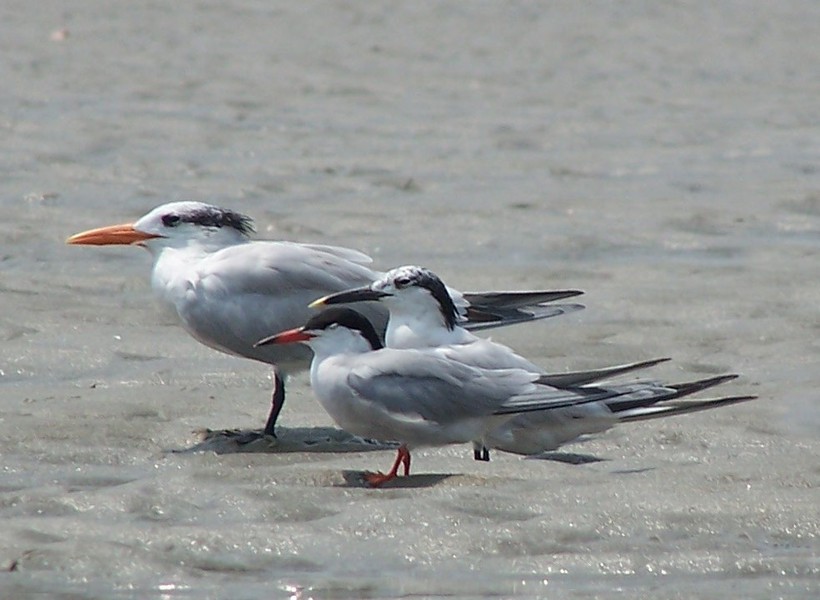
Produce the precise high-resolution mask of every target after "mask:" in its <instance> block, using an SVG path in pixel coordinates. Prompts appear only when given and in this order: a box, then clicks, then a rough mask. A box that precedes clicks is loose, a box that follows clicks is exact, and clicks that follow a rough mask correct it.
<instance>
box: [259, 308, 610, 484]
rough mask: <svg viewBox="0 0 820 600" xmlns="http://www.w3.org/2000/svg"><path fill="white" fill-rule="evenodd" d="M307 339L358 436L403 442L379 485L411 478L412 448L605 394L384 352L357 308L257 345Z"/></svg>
mask: <svg viewBox="0 0 820 600" xmlns="http://www.w3.org/2000/svg"><path fill="white" fill-rule="evenodd" d="M295 342H303V343H305V344H307V345H308V346H310V348H311V349H312V350H313V353H314V355H313V361H312V362H311V367H310V384H311V386H312V388H313V391H314V393H315V395H316V397H317V398H318V399H319V402H320V403H321V404H322V406H323V407H324V408H325V410H326V411H327V412H328V413H329V414H330V416H331V417H332V418H333V420H334V421H335V422H336V424H337V425H339V427H341V428H342V429H344V430H345V431H347V432H349V433H352V434H354V435H359V436H362V437H367V438H377V439H386V440H394V441H398V442H399V443H400V447H399V450H398V454H397V456H396V460H395V462H394V464H393V466H392V468H391V469H390V471H389V472H388V473H386V474H384V473H367V474H366V475H365V480H366V481H367V483H369V484H370V485H371V486H374V487H376V486H379V485H382V484H383V483H385V482H387V481H390V480H391V479H393V478H395V477H396V476H397V474H398V471H399V467H400V466H402V465H403V466H404V474H405V475H408V474H409V473H410V450H411V449H413V448H417V447H419V446H443V445H448V444H460V443H466V442H470V441H472V440H475V439H482V438H484V437H485V436H486V435H488V434H489V432H491V431H493V430H494V429H496V428H498V427H499V426H501V425H502V424H503V423H505V422H507V421H509V420H510V419H513V418H516V416H518V415H520V414H522V413H530V412H533V411H536V414H537V413H538V412H542V411H550V410H559V409H564V408H567V407H572V406H575V405H578V404H584V403H589V402H594V401H595V400H596V399H598V398H600V397H601V394H600V393H597V392H589V391H586V390H584V391H581V392H576V391H573V390H561V389H556V388H551V387H549V386H546V385H543V384H536V383H535V382H536V381H537V380H538V378H539V376H540V374H539V373H532V372H530V371H527V370H525V369H485V368H480V367H473V366H468V365H465V364H463V363H461V362H458V361H456V360H452V359H448V358H445V357H444V356H442V355H441V353H439V352H436V351H435V349H429V348H422V349H410V348H408V349H396V348H384V346H383V345H382V342H381V338H380V336H379V335H378V334H377V333H376V330H375V329H374V328H373V325H372V324H371V323H370V321H369V320H368V319H367V318H365V317H364V316H363V315H361V314H359V313H357V312H356V311H354V310H352V309H349V308H336V307H334V308H330V309H328V310H326V311H324V312H321V313H319V314H318V315H316V316H314V317H313V318H311V319H310V320H309V321H308V322H307V324H305V325H303V326H302V327H297V328H294V329H290V330H287V331H283V332H280V333H278V334H276V335H273V336H270V337H267V338H264V339H262V340H259V341H258V342H257V346H259V347H264V346H268V345H282V344H293V343H295Z"/></svg>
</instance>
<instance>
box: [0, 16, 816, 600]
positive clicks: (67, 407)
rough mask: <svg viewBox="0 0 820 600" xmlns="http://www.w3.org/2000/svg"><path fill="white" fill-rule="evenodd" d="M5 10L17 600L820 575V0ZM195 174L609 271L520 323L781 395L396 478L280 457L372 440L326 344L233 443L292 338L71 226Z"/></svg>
mask: <svg viewBox="0 0 820 600" xmlns="http://www.w3.org/2000/svg"><path fill="white" fill-rule="evenodd" d="M0 32H2V35H0V52H2V56H3V57H4V60H3V61H2V63H0V78H2V81H3V82H4V83H3V86H2V89H0V107H2V108H0V181H2V183H1V184H0V186H1V187H2V194H0V209H2V211H3V215H4V216H3V218H2V219H0V238H1V239H2V240H3V243H2V245H0V340H2V343H1V344H0V456H2V474H0V597H2V598H43V597H48V598H65V599H69V598H70V599H79V598H84V599H85V598H168V599H172V598H174V599H175V598H198V599H202V598H226V597H230V598H235V599H245V598H248V599H250V598H260V597H273V598H388V597H437V596H449V597H459V598H461V597H465V598H466V597H484V598H487V597H512V596H521V597H550V598H605V597H614V596H616V595H618V596H621V595H625V596H626V597H632V598H653V599H657V598H726V597H735V598H741V597H742V598H767V599H768V598H814V597H817V595H818V594H820V491H818V486H819V485H820V459H818V457H819V456H820V397H819V396H818V394H819V392H818V388H819V387H820V342H818V334H819V333H820V316H819V315H820V309H818V307H820V284H818V282H819V281H820V141H818V140H820V104H818V98H820V61H818V50H817V44H816V42H815V41H816V40H817V39H820V5H817V4H816V3H814V2H808V1H803V2H799V1H796V2H788V3H770V2H763V1H755V2H724V3H717V4H715V3H710V2H690V3H675V4H673V5H667V4H663V5H661V4H658V3H655V2H643V1H636V2H627V3H609V2H593V3H575V2H554V3H536V2H507V3H488V2H482V3H461V2H454V1H442V2H434V3H401V4H399V3H391V2H368V3H351V2H342V1H332V2H311V1H308V2H298V3H288V2H263V1H261V0H237V1H235V2H230V3H225V2H212V1H197V2H189V3H173V4H169V3H154V2H148V3H144V2H141V3H109V2H101V1H96V0H95V1H86V2H76V1H68V2H57V1H53V0H47V1H42V2H36V3H35V2H21V1H12V2H6V3H3V4H2V6H0ZM182 199H192V200H201V201H205V202H211V203H214V204H218V205H222V206H226V207H230V208H233V209H235V210H238V211H240V212H243V213H246V214H248V215H250V216H252V217H253V218H254V219H255V223H256V229H257V233H256V237H257V238H260V239H285V240H294V241H305V242H316V243H325V244H335V245H341V246H348V247H352V248H357V249H359V250H362V251H364V252H366V253H367V254H369V255H370V256H372V257H373V259H374V264H375V265H376V266H377V267H378V268H384V269H387V268H390V267H393V266H397V265H400V264H421V265H425V266H427V267H429V268H431V269H433V270H434V271H436V272H437V273H438V274H439V275H441V276H442V277H443V278H444V279H445V280H446V281H447V282H448V283H449V284H451V285H453V286H455V287H457V288H459V289H463V290H478V289H516V288H521V289H524V288H577V289H582V290H584V291H585V295H584V296H582V297H581V301H582V302H583V303H584V304H585V305H586V306H587V308H586V310H584V311H581V312H578V313H575V314H572V315H569V316H565V317H561V318H557V319H550V320H548V321H544V322H541V323H537V324H534V325H528V326H524V327H513V328H508V329H505V330H498V331H494V332H493V333H492V337H493V339H496V340H498V341H501V342H504V343H506V344H508V345H510V346H512V347H514V348H515V349H516V350H517V351H518V352H520V353H521V354H523V355H525V356H527V357H528V358H530V359H531V360H533V361H534V362H536V363H538V364H540V365H543V366H544V368H546V369H549V370H553V371H564V370H570V369H581V368H592V367H600V366H606V365H611V364H616V363H621V362H629V361H636V360H645V359H650V358H655V357H662V356H669V357H672V358H673V360H672V361H670V362H668V363H664V364H663V365H659V366H657V367H655V368H653V369H652V370H651V372H648V373H647V376H650V377H652V378H656V379H659V380H664V381H670V382H677V381H687V380H692V379H698V378H702V377H709V376H711V375H716V374H720V373H738V374H740V375H741V377H740V378H739V379H738V380H737V381H735V382H731V383H729V384H726V385H724V386H721V388H718V389H717V390H715V391H714V393H713V394H712V395H735V394H738V395H740V394H755V395H758V396H759V398H758V399H757V400H756V401H754V402H749V403H745V404H742V405H739V406H735V407H729V408H725V409H721V410H715V411H709V412H707V413H700V414H697V415H689V416H681V417H677V418H674V419H668V420H657V421H651V422H647V423H638V424H629V425H624V426H621V427H618V428H615V429H612V430H610V431H608V432H606V433H604V434H602V435H600V436H596V437H595V438H593V439H590V440H588V441H586V442H584V443H581V444H573V445H570V446H567V447H565V448H562V449H561V451H559V452H558V453H556V454H553V455H550V456H548V457H545V458H543V459H524V458H521V457H518V456H513V455H509V454H506V455H505V454H503V453H501V452H497V453H495V455H494V456H493V460H492V461H491V462H489V463H480V462H475V461H473V460H472V452H471V449H470V448H469V447H468V446H453V447H448V448H440V449H424V450H420V451H418V452H415V453H414V458H413V461H414V462H413V467H414V473H415V474H414V475H412V476H411V477H409V478H407V479H401V480H399V481H398V482H397V483H396V485H394V486H391V487H390V488H388V489H377V490H372V489H366V488H364V487H362V486H361V485H360V483H359V482H358V477H359V475H360V474H361V472H362V471H365V470H374V469H381V470H383V469H386V468H387V467H389V465H390V463H391V461H392V460H393V456H394V453H393V452H392V451H388V450H384V451H380V450H375V449H374V450H373V451H367V452H336V451H322V450H323V448H321V447H319V448H316V451H313V452H302V451H299V452H292V451H288V446H287V443H284V442H287V440H289V439H298V438H300V436H314V437H316V438H317V439H323V438H324V437H328V436H330V437H332V438H334V439H336V438H340V437H341V438H343V434H341V433H339V432H337V431H335V430H334V429H333V428H332V427H333V423H332V421H331V420H330V418H329V417H328V416H327V414H326V413H325V412H324V411H323V410H322V408H321V407H320V406H319V404H318V402H317V401H316V400H315V399H314V397H313V395H312V393H311V390H310V387H309V385H308V378H307V376H306V374H305V373H300V374H297V375H295V376H293V377H292V378H291V379H290V380H289V398H288V401H287V403H286V405H285V408H284V410H283V413H282V416H281V421H280V423H281V427H282V429H281V435H280V437H281V439H282V440H284V442H283V444H282V445H281V446H279V447H269V448H263V447H255V448H254V449H255V450H259V451H257V452H236V451H232V450H236V448H233V449H232V448H230V447H228V446H226V445H210V446H209V445H208V444H203V443H202V441H201V440H202V438H201V435H200V433H198V432H199V431H201V430H202V429H203V428H210V429H214V430H219V429H225V428H242V429H258V428H261V426H262V425H263V423H264V418H265V416H266V414H267V410H268V406H269V401H270V386H271V373H270V370H269V368H267V367H266V366H265V365H262V364H258V363H254V362H251V361H247V360H242V359H239V358H233V357H229V356H226V355H223V354H220V353H218V352H215V351H213V350H210V349H208V348H206V347H205V346H202V345H200V344H199V343H197V342H196V341H195V340H193V339H192V338H191V337H189V336H188V334H186V333H185V332H184V331H183V330H182V329H181V328H180V327H178V326H176V325H175V320H174V318H173V316H172V315H167V314H164V313H163V312H161V311H160V310H159V308H158V306H157V304H156V303H155V301H154V299H153V297H152V292H151V289H150V284H149V274H150V267H151V261H150V256H149V255H148V254H147V253H146V252H145V251H144V250H141V249H139V248H136V247H134V248H129V247H119V248H118V247H111V248H82V247H69V246H66V245H65V243H64V241H65V239H66V237H67V236H69V235H71V234H73V233H76V232H78V231H81V230H85V229H90V228H92V227H98V226H102V225H108V224H113V223H119V222H126V221H131V220H134V219H136V218H137V217H139V216H141V215H142V214H144V213H146V212H147V211H148V210H150V209H151V208H153V207H154V206H157V205H159V204H162V203H165V202H169V201H173V200H182ZM271 333H274V332H271ZM625 380H626V381H629V380H630V378H626V379H625ZM550 458H552V459H559V460H550ZM560 459H567V460H569V462H566V461H562V460H560ZM570 459H578V460H575V461H574V462H580V463H581V464H571V463H572V462H573V461H572V460H570Z"/></svg>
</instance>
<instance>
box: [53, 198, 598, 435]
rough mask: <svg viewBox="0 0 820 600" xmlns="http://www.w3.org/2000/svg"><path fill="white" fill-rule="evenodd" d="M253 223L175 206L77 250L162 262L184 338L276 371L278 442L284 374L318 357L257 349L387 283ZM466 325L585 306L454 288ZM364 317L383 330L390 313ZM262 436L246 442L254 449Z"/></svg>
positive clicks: (368, 310)
mask: <svg viewBox="0 0 820 600" xmlns="http://www.w3.org/2000/svg"><path fill="white" fill-rule="evenodd" d="M252 232H253V222H252V220H251V219H250V218H249V217H247V216H245V215H243V214H240V213H238V212H235V211H232V210H228V209H225V208H220V207H217V206H212V205H209V204H203V203H201V202H173V203H170V204H164V205H162V206H159V207H157V208H155V209H153V210H152V211H150V212H149V213H148V214H146V215H145V216H143V217H141V218H140V219H139V220H137V221H136V222H134V223H126V224H123V225H112V226H108V227H101V228H99V229H93V230H89V231H84V232H82V233H78V234H76V235H73V236H71V237H69V238H68V240H66V243H68V244H74V245H92V246H103V245H138V246H142V247H143V248H146V249H147V250H148V251H149V252H150V253H151V255H152V256H153V259H154V265H153V272H152V275H151V286H152V288H153V291H154V293H155V295H156V296H157V297H158V298H159V299H160V301H161V303H162V304H163V305H164V306H166V307H168V308H170V309H171V312H172V313H173V314H175V315H176V316H177V317H178V318H179V321H180V323H181V324H182V326H183V327H184V328H185V330H186V331H187V332H188V333H189V334H191V335H192V336H193V337H194V338H196V339H197V340H199V341H200V342H202V343H203V344H205V345H206V346H210V347H211V348H214V349H216V350H220V351H222V352H226V353H228V354H233V355H237V356H242V357H245V358H250V359H253V360H257V361H261V362H263V363H267V364H270V365H272V366H273V378H274V388H273V395H272V400H271V410H270V414H269V416H268V419H267V422H266V424H265V427H264V430H263V432H262V435H263V436H264V435H269V436H274V437H275V433H274V426H275V424H276V420H277V418H278V416H279V412H280V411H281V409H282V405H283V403H284V401H285V383H284V381H285V378H284V374H285V373H287V372H289V371H293V370H297V369H303V368H306V367H307V365H308V362H309V360H310V352H309V350H308V349H307V348H304V347H302V346H300V345H294V346H278V345H274V346H267V347H255V346H254V342H256V341H257V340H258V339H259V338H260V337H262V336H263V335H266V334H268V333H270V332H271V331H281V330H284V329H288V328H292V327H296V326H298V325H302V324H304V323H305V322H306V321H307V320H308V319H309V318H310V317H311V316H312V315H313V314H315V311H314V310H311V309H309V308H308V307H307V304H308V302H310V301H311V300H313V299H315V298H317V297H319V296H321V295H325V294H329V293H333V292H338V291H341V290H344V289H348V288H351V287H354V286H360V285H364V284H366V283H369V282H371V281H374V280H377V279H379V278H380V277H381V275H382V274H381V273H380V272H377V271H374V270H372V269H371V268H370V267H369V266H368V265H369V263H370V262H372V261H371V259H370V258H369V257H368V256H366V255H365V254H363V253H361V252H358V251H356V250H351V249H348V248H339V247H335V246H323V245H314V244H300V243H294V242H281V241H251V240H250V234H251V233H252ZM450 293H451V294H453V299H454V302H455V304H456V305H457V307H458V308H457V310H458V313H459V316H460V318H463V319H465V327H470V328H475V329H484V328H490V327H498V326H502V325H509V324H513V323H521V322H526V321H531V320H535V319H543V318H547V317H552V316H558V315H561V314H564V313H566V312H571V311H573V310H578V309H579V308H582V307H581V306H580V305H577V304H548V303H549V302H554V301H557V300H561V299H564V298H570V297H573V296H578V295H580V294H582V293H583V292H580V291H578V290H556V291H518V292H474V293H464V294H462V293H460V292H458V291H456V290H450ZM362 312H363V313H364V314H365V315H366V316H367V317H368V318H369V319H371V320H372V321H373V322H374V323H375V324H376V327H377V328H381V329H382V330H383V327H384V324H385V323H386V320H387V310H386V309H385V308H384V307H382V306H380V305H379V304H376V303H374V304H372V305H371V306H367V305H364V306H363V308H362ZM255 437H256V435H255V434H247V433H246V434H242V435H241V436H240V437H239V438H238V439H239V441H251V440H252V439H255Z"/></svg>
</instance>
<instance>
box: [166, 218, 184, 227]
mask: <svg viewBox="0 0 820 600" xmlns="http://www.w3.org/2000/svg"><path fill="white" fill-rule="evenodd" d="M179 220H180V219H179V215H164V216H163V217H162V224H163V225H165V226H166V227H176V226H177V225H179Z"/></svg>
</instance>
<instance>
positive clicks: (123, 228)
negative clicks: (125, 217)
mask: <svg viewBox="0 0 820 600" xmlns="http://www.w3.org/2000/svg"><path fill="white" fill-rule="evenodd" d="M158 237H161V236H158V235H155V234H153V233H143V232H142V231H137V230H136V229H134V225H133V224H131V223H125V224H123V225H109V226H108V227H100V228H99V229H89V230H88V231H83V232H82V233H75V234H74V235H72V236H71V237H70V238H68V239H67V240H66V241H65V243H66V244H71V245H76V246H110V245H113V244H118V245H128V244H137V243H139V242H144V241H145V240H150V239H153V238H158Z"/></svg>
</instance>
